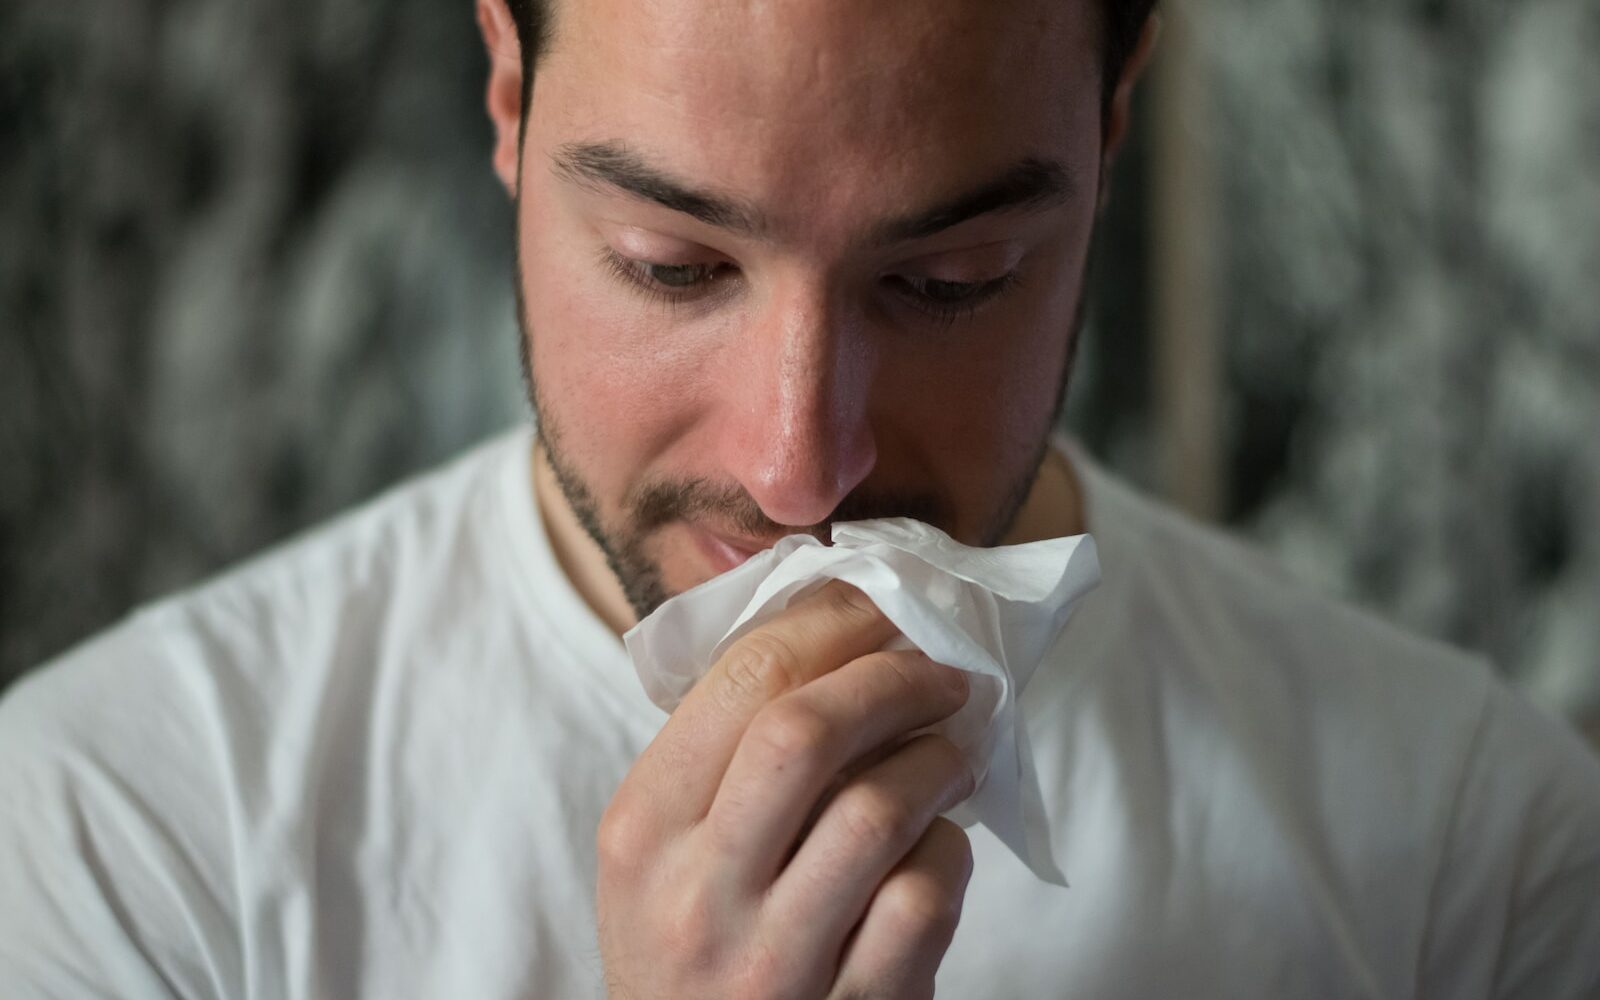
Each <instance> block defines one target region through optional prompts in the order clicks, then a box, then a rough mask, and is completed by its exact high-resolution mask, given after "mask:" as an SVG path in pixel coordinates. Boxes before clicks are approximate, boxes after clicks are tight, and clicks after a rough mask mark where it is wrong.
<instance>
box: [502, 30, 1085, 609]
mask: <svg viewBox="0 0 1600 1000" xmlns="http://www.w3.org/2000/svg"><path fill="white" fill-rule="evenodd" d="M554 13H555V23H554V35H553V38H552V45H551V46H550V49H549V51H548V53H547V54H546V55H545V56H543V57H542V58H541V59H540V61H539V65H538V69H537V73H536V76H535V86H534V95H533V100H532V104H531V107H530V109H529V112H528V119H527V133H526V141H525V144H524V147H523V157H522V163H521V167H520V171H521V173H520V179H519V197H518V263H519V267H518V270H519V282H520V288H519V290H518V291H519V293H520V301H521V310H522V317H521V318H522V324H523V335H524V337H525V338H527V344H526V345H525V346H526V347H527V349H528V352H529V361H530V368H531V377H532V389H533V391H534V397H535V407H536V409H537V413H538V419H539V425H540V433H541V436H542V439H543V443H544V445H545V448H546V451H547V454H548V456H549V458H550V459H551V465H552V467H553V468H554V469H555V471H556V476H557V479H558V481H559V482H560V484H561V487H562V489H563V492H564V493H565V495H566V497H567V499H568V500H569V502H570V503H571V504H572V506H573V507H574V509H575V511H576V512H577V513H578V515H579V518H580V520H582V522H583V523H584V525H585V527H586V528H587V529H588V530H589V532H590V534H591V535H592V536H593V537H594V538H595V540H596V541H597V542H599V543H600V546H601V548H602V549H603V550H604V551H605V552H606V555H607V557H608V560H609V562H610V564H611V566H612V569H613V570H614V571H615V572H616V573H617V575H618V577H619V579H620V580H621V582H622V584H623V587H624V590H625V591H626V593H627V595H628V598H629V601H630V603H632V605H633V607H634V610H635V612H636V613H638V614H640V615H643V614H644V613H647V612H648V611H649V610H651V609H652V608H653V607H654V606H655V605H656V604H658V603H660V601H661V600H663V599H664V598H665V597H667V596H669V595H670V594H672V593H676V592H679V591H681V590H684V589H687V588H688V587H691V586H693V585H695V584H697V583H700V582H702V581H704V580H706V579H708V578H710V577H711V576H713V575H716V574H717V573H719V572H722V571H724V570H726V569H728V568H731V567H732V566H733V565H736V564H737V563H738V562H739V561H741V560H742V558H743V557H744V556H745V555H747V554H748V553H749V552H750V551H753V550H758V549H760V548H763V547H765V546H767V545H769V544H771V543H772V542H773V541H775V540H776V539H777V538H779V537H782V536H783V535H785V534H790V533H792V532H793V531H795V530H801V529H803V530H810V531H812V532H813V533H817V534H819V536H820V537H824V538H825V537H826V525H827V524H828V523H829V522H831V521H834V520H849V519H855V518H860V517H877V516H895V515H906V516H913V517H918V518H920V519H922V520H925V521H928V522H930V523H933V524H935V525H937V526H939V527H941V528H943V529H944V530H945V531H947V532H949V533H950V534H951V535H953V536H955V537H956V538H958V539H960V540H962V541H965V542H968V543H969V544H985V545H990V544H995V543H997V542H999V541H1000V540H1001V539H1002V538H1003V536H1004V534H1005V532H1006V530H1007V528H1008V526H1009V524H1010V522H1011V521H1012V519H1013V516H1014V515H1015V512H1016V509H1017V507H1018V505H1019V504H1020V502H1021V500H1022V498H1023V497H1024V495H1025V494H1026V492H1027V489H1028V486H1029V484H1030V483H1031V482H1032V480H1033V476H1034V473H1035V472H1036V470H1037V468H1038V464H1039V460H1040V457H1041V454H1042V449H1043V446H1044V442H1045V439H1046V436H1047V434H1048V432H1049V429H1050V426H1051V423H1052V420H1053V417H1054V414H1055V411H1056V408H1057V404H1058V401H1059V396H1060V393H1061V390H1062V388H1063V380H1064V378H1065V374H1066V372H1065V370H1066V367H1067V360H1068V358H1069V356H1070V348H1071V341H1072V339H1073V336H1074V333H1075V326H1076V322H1075V321H1076V314H1077V307H1078V303H1079V300H1080V297H1081V293H1082V282H1083V272H1084V265H1085V259H1086V257H1087V253H1088V247H1089V239H1090V234H1091V230H1092V228H1093V223H1094V216H1095V206H1096V200H1097V196H1098V188H1099V177H1100V167H1101V163H1100V158H1101V118H1100V111H1101V104H1100V98H1101V78H1100V62H1099V28H1098V23H1097V19H1096V17H1095V15H1094V8H1093V6H1092V5H1090V4H1087V3H1081V4H1062V3H1059V2H1054V0H1036V2H1022V3H1008V4H996V3H994V2H993V0H931V2H930V0H922V2H916V3H912V2H898V0H896V2H873V3H861V2H859V0H810V2H798V0H766V2H750V0H731V2H717V3H708V2H705V0H660V2H647V0H583V2H574V0H566V2H558V3H557V5H556V10H555V12H554Z"/></svg>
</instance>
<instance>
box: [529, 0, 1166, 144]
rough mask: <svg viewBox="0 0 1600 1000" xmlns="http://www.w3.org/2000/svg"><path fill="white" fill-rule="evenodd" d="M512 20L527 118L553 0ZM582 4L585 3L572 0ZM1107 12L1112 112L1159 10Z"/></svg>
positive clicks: (1110, 6) (542, 0)
mask: <svg viewBox="0 0 1600 1000" xmlns="http://www.w3.org/2000/svg"><path fill="white" fill-rule="evenodd" d="M506 2H507V5H508V6H509V7H510V8H511V19H512V20H513V21H514V22H515V23H516V26H517V42H518V44H519V45H520V46H521V48H522V113H523V117H524V118H526V117H527V113H528V101H529V98H530V97H531V96H532V93H533V73H534V69H535V68H536V67H537V66H538V63H539V57H540V56H541V55H543V54H544V52H545V51H546V49H547V48H548V47H549V44H550V3H551V0H506ZM568 2H582V0H568ZM1098 2H1099V3H1100V6H1101V8H1102V9H1103V10H1104V12H1105V21H1104V24H1105V39H1104V42H1103V45H1102V55H1103V65H1102V73H1101V105H1102V107H1103V108H1109V107H1110V105H1111V97H1112V95H1113V94H1114V93H1115V92H1116V88H1117V81H1118V80H1119V79H1121V77H1122V69H1123V67H1124V66H1126V65H1127V62H1128V60H1129V59H1130V58H1131V57H1132V56H1133V50H1134V47H1135V46H1137V45H1138V44H1139V33H1140V32H1141V31H1142V30H1144V23H1145V21H1147V20H1149V18H1150V12H1151V11H1152V10H1153V9H1154V8H1155V0H1098Z"/></svg>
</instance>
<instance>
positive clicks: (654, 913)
mask: <svg viewBox="0 0 1600 1000" xmlns="http://www.w3.org/2000/svg"><path fill="white" fill-rule="evenodd" d="M1147 13H1148V10H1147V9H1146V7H1145V6H1144V5H1142V4H1140V3H1136V2H1132V3H1130V2H1123V0H1095V2H1089V0H1079V2H1066V3H1064V2H1061V0H1018V2H1017V3H1008V4H995V3H993V2H992V0H923V2H911V0H903V2H902V0H894V2H884V3H860V2H849V0H813V2H798V0H774V2H765V3H707V2H705V0H654V2H650V3H644V2H641V0H589V2H583V3H578V2H575V0H553V3H552V4H551V6H549V8H548V9H545V8H541V7H538V6H537V5H536V4H535V2H534V0H519V2H516V3H514V4H513V5H512V6H511V7H507V6H505V5H504V4H503V2H502V0H480V2H479V6H478V15H479V20H480V23H481V25H482V28H483V32H484V36H485V40H486V42H487V45H488V49H489V52H490V57H491V72H490V81H489V87H488V107H489V112H490V115H491V117H492V119H493V121H494V125H495V129H496V136H497V138H496V142H495V147H494V153H493V163H494V167H495V169H496V171H497V172H498V174H499V176H500V178H501V179H502V181H503V182H504V183H505V186H506V188H507V190H508V191H509V192H510V193H511V195H512V197H513V203H514V204H515V206H516V219H517V252H518V262H519V266H518V284H517V290H518V293H519V303H520V305H519V310H520V318H521V320H522V324H523V338H524V345H523V346H524V350H525V351H526V360H527V367H528V374H529V385H530V391H531V394H532V398H533V401H534V406H535V411H536V423H537V427H538V431H537V434H536V435H534V434H526V433H519V434H516V435H513V436H511V437H507V438H504V439H501V440H499V441H495V442H492V443H490V444H489V445H487V446H485V447H484V448H481V449H479V450H477V451H475V452H473V453H472V454H470V455H468V456H466V457H465V458H463V459H462V460H460V461H458V462H457V463H455V464H454V465H452V466H450V467H448V468H446V469H444V470H442V471H441V472H439V473H437V474H434V475H432V476H430V477H427V478H425V479H423V480H421V481H419V482H417V483H414V484H411V485H408V486H406V487H403V488H401V489H400V490H398V491H396V492H394V493H391V494H390V495H388V496H386V497H384V498H382V499H380V500H378V501H376V502H374V503H373V504H371V505H368V506H367V507H365V508H363V509H362V510H360V511H358V512H356V513H354V514H352V515H350V516H348V517H346V518H344V519H342V520H340V521H339V522H336V523H335V524H333V525H330V526H329V527H327V528H325V529H323V530H321V531H319V532H317V533H315V534H313V535H311V536H309V537H308V538H306V539H304V540H302V541H300V542H298V543H296V544H294V545H291V546H289V547H287V548H286V549H284V550H282V551H280V552H278V553H275V554H272V555H269V556H267V557H265V558H263V559H262V560H259V561H257V562H255V563H253V564H251V565H249V566H247V567H245V568H243V569H241V570H239V571H237V572H235V573H233V574H230V575H228V576H226V577H224V578H222V579H221V580H219V581H217V582H215V583H212V584H210V585H208V586H206V587H203V588H200V589H199V590H196V591H194V592H192V593H189V594H187V595H183V596H180V597H178V598H176V599H174V600H171V601H168V602H165V603H162V604H159V605H157V606H155V607H153V608H150V609H147V610H145V611H143V612H141V613H140V614H138V615H136V616H134V617H133V618H132V619H130V620H129V621H128V622H126V623H124V624H123V625H122V626H120V627H119V628H117V629H115V630H114V631H112V632H111V633H108V634H107V635H104V636H102V637H100V638H98V639H96V640H93V641H91V642H89V643H87V644H85V645H84V646H81V647H79V648H78V649H77V650H74V651H72V652H71V653H69V654H67V655H66V656H65V657H63V659H62V661H61V662H59V663H57V664H55V665H53V666H52V667H50V668H49V669H47V670H45V671H44V672H43V673H42V674H41V675H39V676H38V677H36V678H35V679H33V680H31V681H29V682H27V683H25V684H23V685H22V686H21V687H20V688H19V689H18V690H17V691H16V692H15V693H14V694H13V695H12V696H11V697H10V698H9V699H8V700H7V701H6V702H5V704H4V707H3V709H0V760H3V761H4V763H3V767H0V803H3V809H4V811H3V813H0V839H3V841H4V843H5V856H6V859H7V860H6V862H5V863H4V867H3V869H0V899H3V900H4V910H3V913H0V992H4V994H5V995H6V996H15V997H35V996H40V997H86V996H104V995H118V996H216V997H232V996H239V997H243V996H262V997H278V996H290V997H310V996H328V997H398V996H448V997H456V996H471V997H526V996H537V997H568V996H593V995H598V994H600V993H602V992H607V991H608V992H609V994H610V995H612V996H615V997H619V998H637V1000H645V998H659V997H694V998H705V997H724V996H725V997H910V996H927V995H930V993H931V992H932V990H933V988H934V985H935V983H936V982H937V984H938V986H939V989H940V991H941V992H942V993H944V994H945V995H948V996H957V997H1041V996H1064V997H1113V998H1134V997H1139V998H1145V997H1163V996H1185V997H1244V996H1263V997H1268V996H1270V997H1280V998H1281V997H1317V998H1326V997H1401V996H1425V997H1450V998H1457V997H1498V998H1509V997H1528V998H1532V997H1541V998H1542V997H1585V996H1590V997H1592V996H1595V995H1596V991H1597V990H1600V766H1597V764H1596V762H1595V761H1594V759H1593V758H1591V757H1590V756H1589V755H1587V753H1586V752H1585V751H1584V750H1583V749H1582V748H1581V747H1580V746H1579V744H1578V743H1577V742H1576V740H1575V739H1574V738H1573V737H1572V736H1570V735H1569V734H1567V733H1565V732H1564V731H1562V730H1560V729H1559V728H1558V727H1557V726H1555V725H1553V724H1552V723H1550V722H1548V721H1546V720H1544V719H1542V718H1540V717H1538V716H1537V715H1536V714H1535V713H1533V712H1532V711H1531V710H1529V709H1528V708H1527V707H1526V706H1524V705H1523V704H1522V703H1521V702H1519V701H1518V700H1517V699H1516V698H1514V697H1513V696H1512V695H1510V694H1509V693H1508V692H1507V691H1506V690H1504V689H1503V688H1502V687H1501V686H1499V684H1498V683H1497V682H1495V681H1494V680H1493V679H1492V677H1491V676H1490V675H1489V673H1488V672H1487V671H1486V670H1485V669H1484V668H1483V667H1482V666H1481V665H1478V664H1475V663H1472V662H1469V661H1466V660H1465V659H1464V658H1462V657H1460V656H1459V655H1457V654H1454V653H1451V652H1449V651H1447V650H1444V649H1442V648H1439V647H1436V646H1434V645H1432V644H1429V643H1426V642H1423V641H1420V640H1415V639H1411V638H1407V637H1405V636H1402V635H1399V634H1397V633H1395V632H1393V631H1391V630H1389V629H1387V628H1386V627H1384V626H1382V625H1380V624H1377V623H1375V622H1373V621H1371V620H1369V619H1366V618H1364V617H1361V616H1359V615H1357V614H1355V613H1353V612H1350V611H1347V610H1343V609H1340V608H1338V607H1334V606H1330V605H1328V604H1326V603H1324V602H1322V601H1320V600H1318V599H1316V598H1314V597H1311V596H1308V595H1306V594H1303V593H1301V592H1300V591H1298V590H1296V589H1295V588H1294V587H1292V586H1291V585H1289V584H1288V583H1286V582H1285V581H1284V580H1283V579H1282V578H1281V577H1279V576H1278V575H1277V574H1276V573H1275V572H1274V571H1273V570H1272V569H1270V568H1269V567H1267V566H1265V565H1264V564H1262V563H1261V562H1260V561H1258V560H1256V559H1255V558H1253V557H1251V556H1249V555H1248V554H1246V553H1244V552H1243V551H1242V550H1240V549H1238V548H1236V547H1235V546H1234V545H1233V544H1232V543H1230V542H1228V541H1226V540H1224V539H1222V538H1220V537H1219V536H1217V535H1215V534H1213V533H1211V532H1208V531H1206V530H1204V529H1202V528H1199V527H1197V526H1195V525H1193V524H1190V523H1188V522H1186V521H1184V520H1183V519H1181V518H1179V517H1177V516H1175V515H1173V514H1170V513H1168V512H1165V511H1163V510H1161V509H1159V508H1158V507H1155V506H1153V505H1151V504H1149V503H1148V502H1146V501H1144V500H1141V499H1140V498H1138V497H1137V496H1135V495H1133V494H1132V493H1130V492H1128V491H1127V490H1126V489H1125V488H1124V487H1122V486H1120V485H1118V484H1117V483H1116V482H1115V481H1114V480H1113V479H1111V478H1110V477H1109V476H1108V475H1107V474H1106V473H1104V472H1103V471H1101V470H1099V469H1098V468H1097V467H1095V466H1094V464H1093V463H1092V462H1090V461H1089V460H1088V459H1087V458H1086V457H1085V456H1084V455H1082V454H1081V453H1080V452H1078V451H1077V450H1076V449H1075V448H1074V447H1073V446H1072V445H1071V444H1070V442H1066V441H1060V440H1057V441H1054V442H1052V440H1051V438H1050V433H1049V432H1050V428H1051V426H1052V423H1053V420H1054V417H1055V415H1056V412H1057V410H1058V408H1059V403H1060V398H1061V394H1062V392H1063V391H1064V387H1065V383H1066V380H1067V373H1068V371H1069V369H1070V359H1071V357H1072V349H1073V346H1074V341H1075V337H1076V330H1077V321H1076V317H1077V316H1078V314H1079V309H1080V304H1081V298H1082V290H1083V271H1084V266H1085V263H1086V261H1087V259H1088V256H1089V247H1090V242H1091V234H1092V231H1093V227H1094V219H1095V214H1096V209H1097V207H1098V205H1099V204H1100V202H1101V201H1102V199H1103V197H1104V191H1105V174H1106V167H1107V165H1108V164H1109V162H1110V160H1111V157H1112V155H1113V154H1114V152H1115V150H1116V147H1117V144H1118V142H1119V141H1120V139H1121V137H1122V135H1123V133H1124V130H1125V128H1126V122H1127V115H1128V101H1129V95H1130V91H1131V88H1132V86H1133V83H1134V80H1135V79H1136V77H1137V76H1138V73H1139V70H1140V68H1141V67H1142V65H1143V63H1144V61H1145V59H1146V57H1147V56H1148V54H1149V52H1150V49H1151V45H1152V41H1153V36H1154V31H1153V28H1152V26H1151V25H1150V24H1148V23H1147V16H1146V15H1147ZM882 515H910V516H915V517H918V518H921V519H923V520H925V521H928V522H930V523H932V524H935V525H937V526H939V527H941V528H943V529H944V530H946V531H948V532H949V533H951V534H952V535H954V536H955V537H957V538H958V539H960V540H962V541H965V542H968V543H969V544H978V545H991V544H996V543H1000V542H1018V541H1026V540H1031V539H1038V538H1047V537H1055V536H1061V535H1067V534H1073V533H1078V532H1080V531H1083V530H1085V529H1087V530H1089V531H1091V532H1092V533H1093V535H1094V537H1095V538H1096V540H1097V543H1098V545H1099V548H1100V552H1101V560H1102V563H1103V566H1104V580H1103V583H1102V585H1101V586H1100V588H1099V589H1098V590H1096V591H1095V592H1094V593H1092V594H1091V595H1090V596H1089V597H1088V598H1086V599H1085V601H1084V603H1083V605H1082V606H1081V608H1080V609H1079V611H1078V612H1077V613H1076V615H1075V616H1074V618H1073V619H1072V621H1071V623H1070V624H1069V626H1068V628H1067V630H1066V632H1065V633H1064V635H1063V636H1062V639H1061V641H1060V642H1059V643H1058V644H1057V646H1056V648H1055V649H1054V651H1053V652H1052V653H1051V655H1050V657H1049V658H1048V659H1047V661H1046V662H1045V663H1044V664H1043V665H1042V666H1041V667H1040V668H1039V671H1038V673H1037V675H1036V676H1035V679H1034V680H1033V682H1032V683H1031V685H1030V686H1029V687H1028V689H1027V691H1026V692H1025V694H1024V697H1023V709H1024V711H1025V713H1026V714H1027V717H1028V722H1029V727H1030V731H1031V732H1032V734H1033V739H1034V755H1035V758H1036V763H1037V766H1038V769H1039V773H1040V775H1041V780H1042V782H1043V786H1044V789H1045V795H1046V799H1047V801H1046V803H1045V806H1046V810H1047V812H1048V814H1049V816H1050V820H1051V836H1052V841H1053V846H1054V848H1055V852H1056V855H1057V857H1058V859H1059V860H1061V862H1062V863H1063V866H1064V869H1065V871H1066V873H1067V876H1068V878H1069V879H1070V880H1071V881H1072V887H1071V888H1070V889H1062V888H1060V887H1057V886H1052V885H1046V884H1044V883H1041V882H1040V881H1038V880H1037V879H1035V878H1033V876H1032V875H1031V874H1030V873H1029V872H1028V870H1027V869H1026V868H1024V867H1023V866H1022V865H1021V863H1020V862H1018V861H1017V860H1016V859H1015V858H1014V857H1012V856H1011V855H1009V854H1008V853H1006V852H1005V851H1004V850H1003V849H1001V848H1000V847H999V846H998V843H997V842H996V841H995V840H994V838H993V837H992V836H991V835H989V834H987V832H986V831H984V830H983V829H981V828H977V829H974V830H972V831H969V832H967V833H963V832H962V831H960V830H959V829H957V828H956V827H954V826H953V825H952V824H950V823H949V822H947V821H945V820H942V819H939V818H938V816H939V814H940V813H942V812H944V811H946V810H948V809H949V808H950V807H952V806H953V805H955V804H956V803H957V802H959V801H960V800H962V799H963V798H964V797H965V796H966V795H968V794H970V792H971V791H972V788H971V778H970V776H969V775H968V774H967V773H966V772H965V770H964V768H963V767H962V766H961V765H960V763H959V760H958V759H957V757H956V756H955V754H954V752H953V750H952V748H951V747H950V746H949V744H947V743H945V742H944V741H943V740H941V739H939V738H937V737H933V736H927V735H922V736H915V737H914V738H910V739H908V737H910V736H912V734H915V733H917V732H918V731H920V730H922V729H924V728H925V727H926V726H928V725H929V724H930V723H933V722H936V721H938V720H939V719H941V718H944V717H946V716H948V715H950V714H951V713H953V712H954V711H955V710H956V709H957V708H958V707H959V706H960V705H961V704H962V703H963V702H964V700H965V697H966V690H965V685H964V683H963V682H962V680H961V675H960V674H959V672H957V671H953V670H951V669H949V668H946V667H942V666H940V665H938V664H935V663H932V662H930V661H928V660H926V658H923V657H921V656H920V655H919V654H917V653H914V652H890V653H885V652H877V651H878V650H881V648H882V647H883V645H884V644H885V643H886V642H887V641H888V640H889V639H890V638H891V637H892V635H893V628H892V626H890V625H889V624H888V623H887V622H886V621H885V620H884V619H883V617H882V616H881V614H879V613H878V612H877V610H876V609H875V608H874V607H873V606H872V605H871V604H870V602H868V601H867V600H866V599H865V598H864V597H863V596H862V595H861V594H859V593H858V592H856V591H853V590H851V589H849V588H846V587H842V586H830V587H829V588H826V589H824V590H823V591H821V592H820V593H818V594H817V595H815V596H813V597H812V598H811V599H809V600H807V601H805V602H802V603H800V604H798V605H796V606H794V607H793V608H791V609H790V610H789V612H787V613H786V614H785V615H783V616H781V617H780V618H779V619H777V620H775V621H773V622H772V623H770V624H769V625H767V626H765V627H763V628H762V629H759V630H757V631H756V632H754V633H751V634H750V635H749V636H748V637H747V638H746V639H745V640H743V641H741V642H740V643H739V644H737V645H735V646H734V647H733V648H732V649H730V650H729V651H728V653H727V654H726V655H724V656H723V657H722V659H721V660H719V661H718V662H717V663H716V664H714V665H712V669H711V671H710V673H709V674H708V675H707V676H706V678H705V679H704V680H703V681H702V682H701V683H700V685H699V686H698V687H697V688H696V689H695V690H694V691H693V692H692V693H691V694H690V696H689V698H688V699H687V700H686V701H685V703H684V704H683V705H682V706H681V707H680V708H679V709H678V710H677V711H676V712H675V713H674V714H673V715H672V716H671V718H670V719H663V717H662V715H661V713H659V712H658V711H656V710H655V709H654V708H653V707H652V706H650V705H649V703H648V702H647V701H645V699H644V697H643V694H642V692H641V690H640V687H639V684H638V681H637V679H636V678H635V677H634V676H633V675H632V671H631V667H630V664H629V663H628V661H627V659H626V656H625V655H624V654H623V651H622V648H621V645H620V643H619V642H618V639H617V636H618V634H619V633H620V632H621V631H623V630H624V629H626V628H627V627H629V626H630V625H631V624H632V623H633V622H634V621H635V620H636V619H637V618H638V617H639V616H641V615H643V614H644V613H647V612H648V611H649V610H651V609H652V608H654V607H655V606H657V605H658V604H659V603H660V602H661V601H662V600H663V599H664V598H665V597H666V596H668V595H671V594H674V593H677V592H680V591H683V590H685V589H687V588H689V587H691V586H693V585H694V584H696V583H699V582H701V581H704V580H706V579H708V578H710V577H711V576H713V575H715V574H717V573H719V572H722V571H724V570H727V569H729V568H731V567H733V566H736V565H738V564H739V563H740V562H741V561H742V560H743V559H745V558H746V557H748V555H749V554H750V553H752V552H753V551H756V550H758V549H761V548H763V547H766V546H768V545H770V544H772V543H773V542H774V541H775V540H776V539H777V538H779V537H781V536H782V535H784V534H787V533H790V532H792V531H809V532H812V533H815V534H818V535H822V536H825V533H826V527H827V525H828V524H830V523H831V522H833V521H838V520H847V519H854V518H860V517H872V516H882ZM958 916H959V917H960V924H959V931H958V930H957V918H958Z"/></svg>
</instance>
